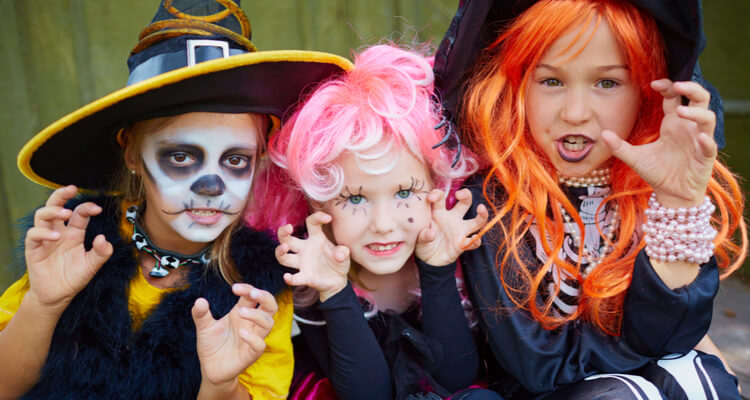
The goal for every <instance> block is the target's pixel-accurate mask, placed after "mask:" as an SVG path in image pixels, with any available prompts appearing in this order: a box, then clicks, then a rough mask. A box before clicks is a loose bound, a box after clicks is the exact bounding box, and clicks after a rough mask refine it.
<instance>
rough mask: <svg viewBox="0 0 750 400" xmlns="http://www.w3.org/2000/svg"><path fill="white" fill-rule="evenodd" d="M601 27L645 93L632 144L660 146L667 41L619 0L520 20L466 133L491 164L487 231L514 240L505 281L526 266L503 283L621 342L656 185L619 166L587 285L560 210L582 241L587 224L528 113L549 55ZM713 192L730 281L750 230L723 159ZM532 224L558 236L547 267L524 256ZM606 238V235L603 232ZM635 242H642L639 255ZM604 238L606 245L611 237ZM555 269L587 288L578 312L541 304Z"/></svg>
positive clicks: (477, 88) (552, 317) (554, 7)
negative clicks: (610, 228) (566, 247)
mask: <svg viewBox="0 0 750 400" xmlns="http://www.w3.org/2000/svg"><path fill="white" fill-rule="evenodd" d="M602 20H606V21H607V22H608V23H609V26H610V27H611V28H612V30H613V33H614V34H615V37H616V38H617V41H618V44H619V45H620V46H621V48H622V50H623V52H624V54H625V57H626V60H627V63H628V65H629V67H630V71H631V72H630V73H631V79H632V81H633V82H635V83H636V84H637V85H639V87H640V88H641V90H640V93H641V108H640V110H639V114H638V115H639V117H638V120H637V122H636V125H635V126H634V128H633V131H632V132H631V134H630V136H629V138H628V142H630V143H631V144H634V145H638V144H645V143H649V142H652V141H654V140H656V139H657V138H658V136H659V127H660V124H661V120H662V118H663V111H662V107H661V103H662V99H661V96H660V95H659V94H658V93H657V92H655V91H653V90H651V89H650V87H649V84H650V82H651V81H652V80H655V79H658V78H661V77H665V76H667V72H666V71H667V70H666V61H665V57H664V47H663V42H662V38H661V35H660V33H659V30H658V28H657V25H656V23H655V22H654V20H653V19H652V18H651V17H650V16H649V15H647V14H645V13H642V12H640V11H639V10H638V9H637V8H635V7H634V6H632V5H630V4H628V3H627V2H625V1H618V0H603V1H601V0H600V1H594V0H586V1H580V0H576V1H571V0H542V1H539V2H537V3H536V4H535V5H534V6H532V7H531V8H529V9H528V10H527V11H526V12H524V13H523V14H521V15H520V16H519V17H517V18H516V19H515V20H514V21H512V23H511V24H510V25H509V26H508V27H507V28H506V29H504V30H503V32H502V33H501V34H500V36H499V38H498V39H497V40H496V41H495V42H494V43H493V44H492V45H490V46H489V47H488V48H487V49H485V52H484V54H483V56H482V58H481V59H480V61H479V62H478V63H477V64H476V67H475V70H474V72H473V74H472V76H471V78H470V80H469V85H468V88H467V92H466V94H465V96H464V99H463V102H462V104H461V117H460V118H461V121H460V122H461V123H460V124H459V126H461V127H462V132H463V134H464V135H463V136H464V137H465V138H467V140H466V142H467V143H468V146H469V147H470V148H472V149H473V150H474V151H475V152H476V153H477V154H479V156H480V157H482V158H483V159H484V161H486V162H487V163H488V164H489V165H490V166H491V168H490V170H489V173H488V175H487V177H486V178H485V182H484V183H485V184H484V194H485V197H486V199H487V200H488V202H489V204H490V207H491V208H492V210H493V211H494V218H493V219H492V220H491V221H490V223H489V224H488V226H487V227H485V229H484V230H483V231H482V232H481V233H482V234H484V233H485V232H487V230H489V229H490V228H491V227H493V226H498V227H499V228H500V229H501V230H502V231H503V233H504V234H505V235H504V236H503V237H504V243H501V245H500V251H499V252H498V254H497V260H496V265H498V273H499V274H500V276H501V277H505V276H506V274H505V272H506V271H504V268H505V267H506V265H509V264H508V261H509V260H510V259H511V258H513V259H515V261H516V262H517V264H518V265H519V266H520V269H519V270H518V271H512V272H513V274H514V275H513V276H516V277H517V279H514V282H513V283H511V282H508V281H507V280H506V279H505V278H503V286H504V287H505V290H506V291H507V292H508V293H509V294H510V296H511V298H512V299H513V302H514V303H515V305H516V306H518V307H521V308H524V309H527V310H529V312H530V313H531V315H532V316H533V318H535V319H536V320H537V321H539V322H540V323H541V324H542V326H544V327H545V328H547V329H554V328H556V327H559V326H560V325H562V324H564V323H566V322H569V321H572V320H575V319H578V318H583V319H585V320H587V321H589V322H591V323H592V324H594V325H596V326H598V327H599V328H600V329H602V330H603V331H604V332H606V333H608V334H611V335H618V334H619V333H620V325H621V321H622V306H623V301H624V296H625V293H626V291H627V289H628V287H629V285H630V281H631V278H632V271H633V265H634V262H635V257H636V254H637V252H638V251H639V250H641V249H642V248H643V247H644V246H645V243H644V242H643V238H642V235H639V233H640V232H639V231H640V225H641V224H642V223H643V222H644V214H643V210H645V209H646V208H647V207H648V204H647V200H648V197H649V195H650V192H651V188H650V187H649V186H648V185H647V184H646V183H645V182H644V181H643V180H642V179H641V178H640V177H639V176H638V175H637V174H636V173H635V172H634V171H633V170H632V169H630V168H629V167H628V166H626V165H625V164H624V163H622V162H620V161H619V160H616V159H613V161H612V164H611V175H612V184H611V186H612V195H610V196H609V197H608V198H607V199H605V201H604V202H603V203H602V205H601V206H600V207H602V206H604V205H605V204H607V203H616V204H617V205H618V207H619V213H620V215H621V222H620V225H619V231H618V232H617V234H616V237H615V239H614V243H611V246H612V247H613V251H612V252H611V253H609V254H608V255H606V256H605V257H604V258H603V259H602V260H601V262H600V264H599V266H598V267H597V268H596V269H595V270H594V271H593V272H592V273H591V274H590V275H588V277H587V278H585V279H584V278H583V276H582V275H581V273H580V270H581V265H580V263H578V264H571V263H570V262H567V261H565V260H563V259H561V258H559V257H558V254H559V253H560V249H561V247H562V245H563V239H564V234H565V233H564V225H563V224H564V220H563V217H562V215H561V213H560V211H559V210H560V206H562V207H564V208H565V210H566V211H567V212H568V213H569V214H570V215H571V216H572V217H573V219H574V220H575V222H576V223H577V224H578V226H579V228H580V230H581V232H582V236H583V234H584V233H583V231H584V229H583V222H582V220H581V218H580V216H579V215H578V212H577V210H576V209H575V207H574V206H573V205H572V204H571V202H570V201H569V200H568V198H567V197H566V195H565V193H564V192H563V190H562V189H561V188H560V187H559V185H558V180H557V178H558V177H557V172H556V171H555V169H554V168H553V167H552V165H551V163H550V162H549V159H548V158H547V157H546V156H545V155H544V153H543V152H542V151H541V150H540V149H538V148H537V146H536V145H535V143H534V141H533V139H532V137H531V134H530V133H529V131H528V126H527V124H526V110H525V100H526V91H527V82H528V81H529V79H530V76H531V74H532V73H533V71H534V68H535V66H536V65H537V64H538V63H539V60H540V59H541V58H542V56H543V55H544V54H545V52H546V50H547V49H548V48H549V47H550V46H551V45H552V44H553V43H554V42H555V41H556V40H557V39H558V38H560V37H561V36H562V35H563V34H565V33H566V32H568V30H569V29H571V28H572V27H576V26H580V25H581V24H583V25H584V26H589V24H597V26H598V24H600V23H601V21H602ZM581 32H583V30H582V31H581ZM582 36H583V35H582V34H579V36H578V38H576V40H586V38H585V37H582ZM571 46H572V44H571ZM497 187H499V188H500V189H502V192H503V193H504V194H503V196H502V198H498V196H497V195H496V193H497V191H496V190H495V189H496V188H497ZM708 194H709V196H710V197H711V198H712V200H713V202H714V203H715V204H716V206H717V210H718V212H717V213H716V214H715V215H714V217H713V219H712V223H713V225H714V227H715V228H716V229H717V231H718V235H717V237H716V239H715V241H714V243H715V245H716V249H715V252H714V254H715V256H716V258H717V261H718V264H719V267H720V268H721V269H722V277H726V276H727V275H729V274H730V273H731V272H732V271H734V270H735V269H737V268H738V267H739V266H740V265H741V263H742V261H743V259H744V258H745V255H746V252H747V232H746V227H745V223H744V220H743V219H742V210H743V208H744V199H743V196H742V191H741V189H740V187H739V185H738V183H737V180H736V178H735V177H734V176H733V175H732V173H731V172H730V171H729V170H728V169H727V168H726V166H724V165H723V164H722V163H721V162H719V161H717V162H716V163H715V165H714V169H713V174H712V179H711V182H710V184H709V187H708ZM597 212H598V211H597ZM533 221H543V223H538V227H539V234H540V237H542V238H543V237H546V236H547V235H548V236H549V237H550V238H552V239H551V241H550V242H549V243H547V242H545V243H543V248H544V251H545V253H546V254H547V255H548V261H547V262H545V263H544V265H542V266H541V267H539V266H537V265H536V264H534V265H527V264H528V263H527V262H524V261H523V260H522V258H521V256H520V254H519V252H518V246H519V245H521V244H522V241H523V240H524V236H525V235H526V233H527V232H528V230H529V227H530V225H531V224H532V222H533ZM599 232H600V235H601V229H599ZM633 237H639V239H640V242H638V244H637V245H636V246H635V248H634V246H632V238H633ZM602 238H603V239H602V240H606V238H605V237H604V236H603V235H602ZM581 241H582V242H583V237H582V238H581ZM543 242H544V241H543ZM581 251H582V249H581V250H579V252H581ZM581 255H582V254H580V253H579V259H580V256H581ZM553 264H555V265H557V266H558V267H560V268H562V269H564V270H565V271H567V272H568V273H570V274H571V275H572V276H575V277H576V279H577V280H578V281H579V283H580V285H581V289H582V291H581V296H580V299H579V307H578V309H577V311H576V312H574V313H573V314H570V315H567V316H561V315H558V314H556V313H555V312H554V311H553V310H552V300H553V298H554V296H549V299H548V300H547V301H546V302H544V303H541V302H539V301H537V300H536V299H537V298H539V297H538V296H539V294H540V293H539V290H540V283H541V282H542V280H543V278H544V276H545V274H547V272H548V271H549V270H550V268H551V267H552V265H553ZM516 281H517V282H516ZM556 290H558V291H559V287H558V288H556Z"/></svg>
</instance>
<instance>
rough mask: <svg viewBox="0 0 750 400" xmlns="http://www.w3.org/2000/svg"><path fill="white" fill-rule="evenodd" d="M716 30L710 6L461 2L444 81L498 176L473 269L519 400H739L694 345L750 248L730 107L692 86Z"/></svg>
mask: <svg viewBox="0 0 750 400" xmlns="http://www.w3.org/2000/svg"><path fill="white" fill-rule="evenodd" d="M472 20H473V22H477V21H479V23H472ZM701 35H702V33H701V29H700V5H699V3H698V1H676V2H672V1H666V0H665V1H651V0H649V1H639V0H632V1H620V0H540V1H523V0H518V1H495V2H483V1H472V0H467V1H465V2H462V3H461V5H460V6H459V11H458V12H457V14H456V17H455V18H454V21H453V24H452V25H451V28H450V29H449V32H448V34H447V37H446V39H445V40H444V41H443V42H442V44H441V48H440V50H439V51H438V55H437V56H436V59H437V60H440V63H436V64H438V65H437V67H436V75H438V76H439V77H440V86H441V89H443V90H444V91H445V93H447V96H446V97H447V98H449V99H452V102H451V101H448V102H446V106H447V108H448V109H449V110H450V111H451V112H453V114H454V115H458V116H459V118H458V123H459V126H460V130H461V133H462V138H463V139H464V141H465V142H466V143H467V145H468V147H470V148H472V149H474V150H475V151H476V152H477V153H479V154H480V155H481V157H482V158H484V159H485V160H486V161H487V162H488V163H489V164H490V169H489V170H488V171H485V172H483V173H481V174H479V175H478V176H476V177H472V178H470V179H469V180H468V181H467V185H468V186H469V187H470V188H471V190H472V193H473V194H474V198H475V199H476V200H477V203H476V204H483V205H485V206H488V207H490V209H492V210H493V214H494V215H493V218H492V219H491V222H490V223H489V224H488V226H487V228H486V229H485V232H482V245H481V246H480V247H479V248H478V249H476V250H470V251H467V252H465V253H464V254H463V255H462V256H461V263H462V266H463V267H464V273H465V275H464V276H465V277H466V279H467V287H468V288H469V289H470V293H471V298H472V300H473V301H474V302H475V305H476V306H477V307H478V308H479V310H480V314H481V318H480V324H479V325H480V327H481V329H482V331H483V333H484V335H485V336H486V343H487V350H486V352H485V359H486V360H487V364H488V366H489V383H490V386H491V387H492V388H493V389H495V390H497V391H499V392H500V393H501V394H502V395H503V396H504V397H507V398H521V399H527V398H540V399H541V398H544V399H548V398H552V399H589V398H597V399H599V398H617V399H631V398H632V399H644V398H648V399H663V398H670V399H677V398H679V399H685V398H690V399H692V398H702V399H705V398H709V399H716V398H722V399H724V398H739V394H738V391H737V386H736V378H735V377H734V376H732V375H731V374H729V373H727V371H726V370H725V369H724V366H723V365H722V363H721V362H720V360H719V359H718V358H716V357H714V356H712V355H708V354H705V353H702V352H699V351H695V350H693V348H694V347H695V346H696V344H698V343H699V341H700V340H701V339H702V338H703V337H704V335H705V334H706V331H707V330H708V326H709V324H710V321H711V306H712V300H713V297H714V295H715V294H716V291H717V289H718V283H719V275H720V271H722V272H721V273H722V274H723V276H726V275H728V274H729V273H731V272H732V271H733V270H734V269H736V268H737V267H738V266H739V265H740V264H741V263H742V261H743V259H744V258H745V255H746V250H747V237H746V228H745V224H744V221H743V219H742V209H743V199H742V195H741V190H740V189H739V186H738V184H737V181H736V179H735V178H734V177H733V176H732V174H731V173H730V172H729V171H728V170H727V168H726V167H725V166H724V165H723V164H722V163H721V162H719V161H718V160H717V142H719V143H721V140H716V142H715V141H714V140H713V138H712V136H713V134H714V128H715V127H716V125H717V124H716V115H715V114H714V112H712V111H711V109H716V104H717V103H719V102H718V101H716V100H714V99H711V100H710V99H709V98H710V96H709V91H708V90H707V89H704V88H703V87H702V86H701V85H700V84H698V83H697V82H685V81H684V80H689V79H691V78H693V79H695V80H698V81H700V80H701V76H700V70H699V69H698V68H697V66H696V60H697V57H698V54H699V53H700V51H701V49H702V45H703V43H702V41H703V38H702V36H701ZM471 63H474V65H471ZM694 66H695V69H694ZM691 73H692V74H693V76H691ZM667 76H669V77H670V78H671V79H672V80H676V81H677V80H680V81H683V82H673V81H672V80H670V79H666V77H667ZM467 77H468V78H467ZM709 87H710V86H709ZM451 96H452V97H451ZM459 98H460V100H459ZM456 104H458V106H456ZM719 104H720V103H719ZM717 139H723V138H721V137H720V136H719V137H717ZM708 199H710V201H709V200H708ZM711 202H713V204H715V207H716V212H714V209H713V206H711V205H710V203H711ZM469 215H471V214H469Z"/></svg>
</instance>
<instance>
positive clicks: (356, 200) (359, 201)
mask: <svg viewBox="0 0 750 400" xmlns="http://www.w3.org/2000/svg"><path fill="white" fill-rule="evenodd" d="M347 201H349V203H352V204H354V205H357V204H362V202H363V201H365V198H364V197H362V196H360V195H358V194H355V195H351V196H349V198H347Z"/></svg>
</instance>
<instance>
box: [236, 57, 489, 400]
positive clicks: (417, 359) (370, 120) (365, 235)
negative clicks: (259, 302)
mask: <svg viewBox="0 0 750 400" xmlns="http://www.w3.org/2000/svg"><path fill="white" fill-rule="evenodd" d="M432 83H433V74H432V71H431V60H429V59H426V58H425V57H423V56H421V55H419V54H417V53H415V52H410V51H406V50H402V49H399V48H396V47H394V46H387V45H381V46H373V47H370V48H368V49H366V50H365V51H363V52H362V53H361V54H359V55H357V56H356V58H355V63H354V69H353V70H351V71H350V72H348V73H347V74H346V75H344V76H342V77H341V78H339V79H333V80H330V81H328V82H326V83H325V84H323V85H321V86H320V87H319V88H317V89H316V91H315V92H314V93H313V94H312V95H311V96H310V97H309V98H308V99H306V101H305V103H304V104H303V105H302V106H301V107H300V108H299V109H298V110H297V111H296V112H295V114H294V115H293V116H292V117H291V118H290V119H289V122H288V123H287V124H286V125H285V126H284V127H282V129H281V131H280V132H278V133H277V134H274V136H273V137H272V138H271V139H270V141H269V156H270V158H271V159H272V160H273V161H274V163H275V164H276V165H277V166H278V167H271V171H272V172H271V176H272V177H273V178H274V179H273V180H272V181H273V182H274V184H273V185H269V186H266V187H264V188H267V187H270V188H279V189H280V188H284V187H285V186H287V185H288V184H291V185H293V186H295V187H298V188H300V190H301V193H302V194H303V195H304V197H305V198H306V200H307V202H309V204H310V206H311V207H312V209H313V210H314V211H316V212H314V213H313V214H312V215H310V216H309V217H307V219H306V221H305V222H306V227H307V237H306V238H304V239H303V238H298V237H295V236H292V233H293V228H292V225H293V224H295V223H299V222H301V221H300V220H299V219H298V220H297V221H294V218H293V217H290V215H294V210H295V209H296V210H299V209H301V210H303V212H304V213H306V212H307V210H308V206H307V204H306V203H307V202H305V201H304V200H303V201H302V204H301V205H298V206H296V207H295V206H294V205H293V206H292V207H291V210H292V212H291V213H290V212H289V210H290V208H288V207H284V208H283V209H282V210H283V212H284V213H285V214H286V216H287V221H289V222H291V224H288V225H284V226H281V227H280V228H278V237H279V241H280V242H281V244H280V245H279V247H278V248H277V249H276V256H277V258H278V259H279V261H280V262H281V263H282V264H283V265H286V266H288V267H291V268H293V269H295V270H296V271H295V273H293V274H292V273H289V274H285V277H284V278H285V280H286V282H287V283H288V284H290V285H293V286H299V287H305V289H303V290H301V291H299V292H297V293H296V295H295V298H296V300H295V303H296V305H298V306H299V307H298V309H297V310H296V312H295V313H296V314H295V315H296V317H295V318H296V320H297V322H298V324H299V326H300V329H301V332H302V334H301V338H299V342H298V343H296V344H295V355H296V360H297V361H296V362H297V365H298V367H299V368H297V376H298V377H299V379H298V380H297V383H298V384H297V385H295V387H296V390H295V395H294V396H293V398H298V399H301V398H307V399H310V398H335V397H336V395H337V396H338V398H342V399H362V398H368V399H394V398H396V399H412V398H443V397H446V396H450V394H451V393H452V392H455V391H457V390H460V389H464V388H466V387H467V386H469V385H470V384H471V383H472V382H473V381H474V379H475V378H476V374H477V371H478V368H479V362H478V361H479V360H478V357H477V352H476V348H475V345H474V342H473V338H472V335H471V333H470V330H469V326H468V324H467V321H466V317H465V314H464V310H463V308H462V301H461V298H460V296H459V293H458V291H457V289H456V279H455V268H456V258H457V257H458V255H459V254H460V253H461V252H463V251H464V249H465V248H466V247H469V248H471V247H472V246H473V244H472V243H471V236H472V233H473V232H475V231H476V230H478V229H479V228H480V227H481V226H482V225H483V224H484V223H485V222H486V214H483V213H482V212H483V209H482V208H480V211H479V213H480V215H479V216H477V217H474V218H471V219H467V220H464V219H463V215H464V213H465V212H466V210H467V207H468V206H469V204H470V202H471V196H469V193H468V191H459V192H457V193H456V194H455V198H456V199H457V200H458V201H457V203H456V205H455V207H453V208H452V209H451V210H446V206H445V197H446V196H445V195H444V193H445V192H447V191H448V190H449V189H450V187H451V183H452V182H454V181H455V180H459V179H461V178H463V177H465V176H466V175H468V174H469V173H471V172H472V171H473V170H475V169H476V164H475V161H474V158H473V156H471V154H470V153H468V152H464V153H463V154H462V157H460V158H455V152H454V151H451V149H449V148H448V147H447V146H439V147H437V148H434V147H433V146H434V145H435V144H437V143H439V142H440V140H441V138H442V137H443V136H444V134H445V133H446V131H445V130H444V128H441V127H438V128H437V129H436V128H435V127H436V126H437V125H439V118H438V115H439V114H438V112H437V107H436V105H435V104H434V100H433V99H434V98H433V95H432ZM454 160H456V162H455V168H453V167H452V165H453V164H454V162H453V161H454ZM279 167H281V168H282V169H283V171H284V172H286V173H287V174H288V175H287V174H284V175H282V174H283V172H281V171H278V168H279ZM293 196H294V194H293V193H289V192H288V191H286V190H282V192H281V194H280V195H279V196H273V195H267V196H265V197H264V199H265V200H266V201H268V202H269V204H274V205H275V206H277V207H278V205H279V204H293V202H288V200H289V198H290V197H293ZM261 209H263V210H266V209H268V208H267V207H259V208H258V210H261ZM264 218H265V219H266V220H267V221H265V222H264V221H263V219H264ZM269 219H270V221H268V220H269ZM279 221H282V217H281V216H274V215H272V214H271V215H269V214H268V213H266V212H263V213H257V214H255V213H253V214H251V215H250V218H249V222H250V223H251V224H254V225H263V226H267V227H268V226H270V227H273V226H274V224H276V226H278V223H279ZM318 300H319V302H317V301H318ZM297 345H299V347H298V346H297ZM313 370H318V371H321V370H322V375H323V376H325V377H327V378H328V380H329V381H328V380H326V379H323V380H316V378H315V376H316V375H315V374H310V372H311V371H313ZM328 382H330V386H329V384H328ZM331 386H332V389H333V390H332V389H331ZM333 391H335V395H334V394H333V393H332V392H333ZM482 395H485V396H489V397H486V398H497V395H496V394H495V393H491V392H483V391H482V390H481V389H472V390H470V391H468V392H467V391H463V392H462V393H461V397H460V398H479V397H478V396H482ZM423 396H424V397H423Z"/></svg>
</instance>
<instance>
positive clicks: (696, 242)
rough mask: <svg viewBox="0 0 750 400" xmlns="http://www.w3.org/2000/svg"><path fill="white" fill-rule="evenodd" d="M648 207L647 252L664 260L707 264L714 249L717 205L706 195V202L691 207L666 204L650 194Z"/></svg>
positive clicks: (646, 225)
mask: <svg viewBox="0 0 750 400" xmlns="http://www.w3.org/2000/svg"><path fill="white" fill-rule="evenodd" d="M648 205H649V208H648V209H647V210H646V223H645V224H644V225H643V232H644V234H645V235H646V237H645V239H644V240H645V241H646V254H648V256H649V257H650V258H651V259H653V260H658V261H662V262H675V261H687V262H689V263H692V264H704V263H706V262H708V260H710V259H711V256H712V255H713V253H714V243H713V240H714V238H715V237H716V229H714V228H713V227H712V226H711V215H713V213H714V210H716V207H715V206H714V205H713V203H711V199H709V198H708V196H706V198H705V200H704V201H703V204H701V205H700V206H697V207H690V208H678V209H674V208H666V207H664V206H662V205H661V204H659V202H658V201H656V195H655V194H651V198H650V199H649V200H648Z"/></svg>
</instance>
